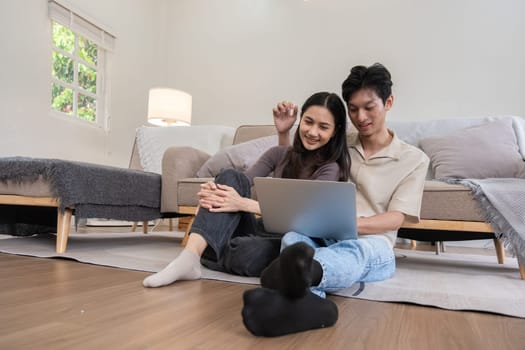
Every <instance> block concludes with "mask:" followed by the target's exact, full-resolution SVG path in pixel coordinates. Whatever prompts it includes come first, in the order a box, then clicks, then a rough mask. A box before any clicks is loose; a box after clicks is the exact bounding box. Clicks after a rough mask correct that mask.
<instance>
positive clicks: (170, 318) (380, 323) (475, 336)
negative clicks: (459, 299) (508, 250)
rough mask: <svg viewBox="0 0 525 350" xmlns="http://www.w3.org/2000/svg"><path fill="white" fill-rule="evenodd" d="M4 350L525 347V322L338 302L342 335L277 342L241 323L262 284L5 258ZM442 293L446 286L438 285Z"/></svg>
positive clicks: (0, 333) (337, 330) (311, 334)
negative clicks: (149, 281) (166, 278)
mask: <svg viewBox="0 0 525 350" xmlns="http://www.w3.org/2000/svg"><path fill="white" fill-rule="evenodd" d="M0 266H1V268H0V283H1V287H0V349H97V350H102V349H381V350H385V349H404V350H410V349H417V350H421V349H447V350H451V349H462V350H463V349H525V320H524V319H519V318H512V317H505V316H499V315H493V314H486V313H476V312H459V311H447V310H442V309H437V308H431V307H421V306H415V305H408V304H398V303H381V302H372V301H364V300H357V299H350V298H341V297H330V298H331V299H332V300H334V301H335V302H336V303H337V305H338V307H339V315H340V316H339V320H338V322H337V323H336V325H335V326H334V327H331V328H326V329H320V330H314V331H308V332H303V333H299V334H293V335H288V336H284V337H278V338H258V337H254V336H252V335H251V334H250V333H249V332H248V331H247V330H246V329H245V328H244V326H243V324H242V320H241V315H240V313H241V307H242V302H241V298H242V293H243V291H244V290H246V289H249V288H253V286H248V285H242V284H234V283H227V282H218V281H209V280H200V281H188V282H178V283H176V284H174V285H171V286H169V287H164V288H160V289H147V288H143V287H142V285H141V281H142V279H143V278H144V277H146V276H147V275H148V274H147V273H144V272H136V271H129V270H122V269H113V268H106V267H101V266H94V265H88V264H82V263H78V262H74V261H68V260H61V259H39V258H31V257H20V256H15V255H8V254H0ZM437 287H438V286H437Z"/></svg>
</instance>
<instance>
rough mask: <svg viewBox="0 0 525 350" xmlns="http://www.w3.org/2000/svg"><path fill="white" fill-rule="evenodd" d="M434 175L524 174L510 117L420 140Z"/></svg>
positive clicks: (506, 176) (468, 176)
mask: <svg viewBox="0 0 525 350" xmlns="http://www.w3.org/2000/svg"><path fill="white" fill-rule="evenodd" d="M420 146H421V148H422V149H423V151H424V152H425V153H426V154H427V155H428V156H429V158H430V161H431V165H432V169H433V171H434V174H435V177H436V178H443V177H454V178H463V179H466V178H471V179H485V178H516V177H522V176H524V174H525V162H524V161H523V159H522V158H521V155H520V153H519V148H518V144H517V141H516V134H515V133H514V129H513V127H512V119H510V118H505V119H500V120H497V121H494V122H490V123H486V124H482V125H479V126H474V127H470V128H466V129H462V130H459V131H456V132H454V133H452V134H449V135H446V136H441V137H429V138H426V139H423V140H421V141H420Z"/></svg>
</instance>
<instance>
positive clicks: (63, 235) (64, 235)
mask: <svg viewBox="0 0 525 350" xmlns="http://www.w3.org/2000/svg"><path fill="white" fill-rule="evenodd" d="M57 211H58V216H57V242H56V252H57V253H59V254H62V253H65V252H66V248H67V239H68V238H69V228H70V227H71V216H72V214H73V210H71V209H69V208H66V209H65V210H64V212H62V211H61V210H60V209H58V210H57Z"/></svg>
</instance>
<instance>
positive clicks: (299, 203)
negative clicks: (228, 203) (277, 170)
mask: <svg viewBox="0 0 525 350" xmlns="http://www.w3.org/2000/svg"><path fill="white" fill-rule="evenodd" d="M253 182H254V185H255V191H256V193H257V200H258V201H259V206H260V207H261V215H262V218H263V223H264V229H265V230H266V231H267V232H272V233H280V234H285V233H287V232H290V231H295V232H298V233H301V234H304V235H306V236H309V237H317V238H333V239H338V240H343V239H356V238H357V214H356V199H355V194H356V190H355V185H354V184H353V183H351V182H336V181H321V180H298V179H281V178H272V177H256V178H254V180H253Z"/></svg>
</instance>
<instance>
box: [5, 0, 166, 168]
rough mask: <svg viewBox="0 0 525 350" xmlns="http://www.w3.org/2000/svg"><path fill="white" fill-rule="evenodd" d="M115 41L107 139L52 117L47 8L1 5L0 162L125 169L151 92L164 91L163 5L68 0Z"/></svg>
mask: <svg viewBox="0 0 525 350" xmlns="http://www.w3.org/2000/svg"><path fill="white" fill-rule="evenodd" d="M69 3H70V4H71V5H73V6H74V7H75V8H76V9H78V10H80V11H82V14H84V15H86V16H88V17H90V18H93V19H95V20H97V21H98V23H99V24H101V25H103V26H106V27H108V28H110V29H111V32H112V34H114V35H115V36H116V37H117V43H116V50H115V52H114V53H113V54H112V55H111V61H110V62H111V67H110V69H111V73H112V74H111V87H110V95H111V104H110V110H109V111H110V116H111V125H110V127H111V128H110V130H109V132H105V131H104V130H102V129H100V128H96V127H91V126H88V125H85V124H83V123H79V122H75V121H69V120H64V119H61V118H56V117H54V116H52V115H51V113H50V100H51V97H50V96H51V73H50V69H51V68H50V67H51V39H50V38H51V37H50V35H51V34H50V30H51V27H50V21H49V19H48V14H47V0H2V2H1V3H0V26H1V28H2V30H0V45H1V46H0V47H2V55H1V56H0V64H1V67H2V69H1V70H0V71H1V73H0V74H1V79H0V81H1V86H0V99H1V103H0V156H31V157H52V158H63V159H73V160H81V161H88V162H95V163H102V164H113V165H118V166H127V165H128V162H129V158H130V150H131V146H132V144H133V138H134V135H135V129H136V128H137V127H139V126H141V125H143V124H144V123H145V121H146V111H147V98H148V97H147V95H148V89H149V88H150V87H151V86H153V85H165V84H166V78H165V76H164V72H163V68H164V67H165V66H166V62H165V60H166V57H167V56H166V50H165V45H164V35H165V33H166V30H165V28H164V25H165V22H163V21H160V22H159V20H158V19H159V17H160V18H163V17H165V0H149V1H142V0H112V1H106V0H90V1H83V0H69Z"/></svg>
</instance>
